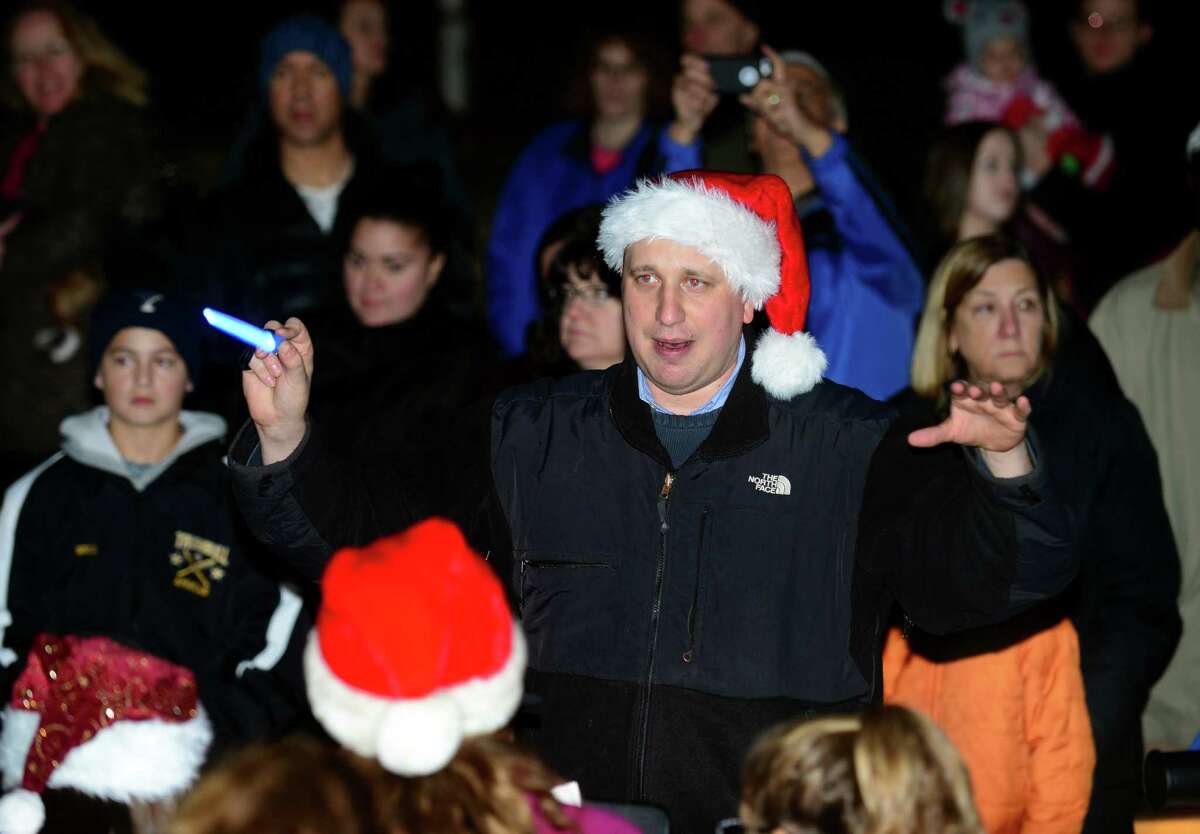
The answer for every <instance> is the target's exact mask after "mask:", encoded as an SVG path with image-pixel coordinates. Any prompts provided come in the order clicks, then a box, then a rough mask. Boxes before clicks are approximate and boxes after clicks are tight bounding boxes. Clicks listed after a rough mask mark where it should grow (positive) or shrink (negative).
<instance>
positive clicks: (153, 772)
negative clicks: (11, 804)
mask: <svg viewBox="0 0 1200 834" xmlns="http://www.w3.org/2000/svg"><path fill="white" fill-rule="evenodd" d="M40 723H41V716H40V715H39V714H38V713H36V712H30V711H28V710H20V709H14V708H13V707H11V706H9V707H5V709H4V732H3V733H2V734H0V768H3V773H4V787H5V789H12V788H15V787H17V786H18V785H20V784H21V779H22V777H23V776H24V772H25V761H26V758H27V757H28V755H29V749H30V746H31V745H32V744H33V741H34V737H35V736H36V734H37V731H38V727H39V725H40ZM211 743H212V725H211V724H210V723H209V720H208V715H207V714H206V713H205V712H204V709H203V708H202V707H198V708H197V712H196V716H195V717H194V718H191V719H189V720H187V721H163V720H162V719H158V718H149V719H146V720H143V721H131V720H130V721H117V722H115V723H113V724H110V725H109V726H107V727H103V728H101V729H100V730H99V731H98V732H97V733H96V735H94V736H92V738H91V739H90V740H88V741H86V742H84V743H83V744H80V745H79V746H77V747H73V748H71V750H69V751H68V752H67V755H66V756H64V757H63V760H62V763H61V764H60V765H59V766H58V767H56V768H55V769H54V771H53V772H52V773H51V774H50V778H49V779H48V780H47V782H46V785H47V787H51V788H72V789H74V790H77V791H79V792H80V793H85V794H87V795H89V796H95V797H99V798H100V799H111V800H115V801H117V802H126V803H128V802H130V801H132V800H146V801H155V800H159V799H168V798H170V797H172V796H175V795H177V794H179V793H181V792H182V791H184V790H185V789H186V788H187V787H188V786H189V785H191V784H192V782H193V781H194V780H195V778H196V774H197V773H199V772H200V767H201V765H203V764H204V758H205V755H206V754H207V752H208V747H209V745H210V744H211Z"/></svg>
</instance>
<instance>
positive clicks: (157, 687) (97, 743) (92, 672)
mask: <svg viewBox="0 0 1200 834" xmlns="http://www.w3.org/2000/svg"><path fill="white" fill-rule="evenodd" d="M211 742H212V727H211V725H210V724H209V721H208V718H207V716H206V715H205V713H204V710H203V708H202V707H201V705H200V703H199V701H198V700H197V694H196V681H195V678H194V676H193V675H192V673H191V671H189V670H188V669H185V668H184V667H182V666H177V665H175V664H174V663H169V662H168V661H166V660H163V659H162V658H160V657H155V656H154V655H151V654H147V653H146V652H142V651H138V650H136V649H131V648H129V647H127V646H123V645H121V644H120V643H117V642H115V641H113V640H110V639H109V638H107V637H76V636H72V635H66V636H62V637H59V636H56V635H52V634H39V635H38V636H37V638H35V639H34V641H33V646H32V647H31V648H30V650H29V655H28V658H27V660H26V663H25V669H24V671H22V673H21V676H20V677H19V678H18V679H17V681H16V683H14V684H13V691H12V699H11V701H10V702H9V705H8V706H7V707H6V708H5V710H4V731H3V733H2V734H0V769H2V770H3V774H4V788H5V790H7V791H10V792H9V793H7V794H5V796H4V797H3V798H2V799H0V834H34V832H37V831H39V830H40V829H41V827H42V825H43V823H44V822H45V808H44V806H43V805H42V800H41V793H42V791H43V790H45V789H46V788H71V789H74V790H77V791H80V792H81V793H85V794H88V795H89V796H95V797H99V798H101V799H111V800H115V801H117V802H126V803H127V802H130V801H133V800H143V801H155V800H161V799H168V798H170V797H173V796H176V795H177V794H179V793H181V792H183V790H184V789H186V788H187V787H188V786H189V785H190V784H191V783H192V781H193V780H194V779H195V778H196V774H197V773H198V772H199V770H200V766H201V765H202V764H203V763H204V757H205V755H206V753H207V751H208V746H209V744H210V743H211Z"/></svg>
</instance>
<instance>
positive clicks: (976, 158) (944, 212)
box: [924, 122, 1075, 303]
mask: <svg viewBox="0 0 1200 834" xmlns="http://www.w3.org/2000/svg"><path fill="white" fill-rule="evenodd" d="M1024 164H1025V163H1024V156H1023V152H1022V149H1021V142H1020V140H1019V138H1018V137H1017V134H1016V133H1014V132H1013V131H1012V130H1010V129H1009V128H1007V127H1005V126H1004V125H1001V124H995V123H992V122H962V123H960V124H957V125H953V126H951V127H948V128H946V129H944V130H943V131H942V133H941V135H940V136H939V137H938V138H937V140H936V141H935V142H934V144H933V148H932V149H931V151H930V154H929V161H928V164H927V166H926V170H925V183H924V192H925V199H926V202H927V204H928V205H929V208H930V209H931V214H932V220H933V224H934V228H933V229H931V230H930V234H929V237H930V238H931V242H932V244H933V245H932V247H931V254H932V256H933V258H934V261H933V262H934V263H936V259H940V257H941V256H942V255H943V254H945V252H946V250H947V249H949V248H950V246H952V245H953V244H954V243H956V242H958V241H960V240H965V239H966V238H969V237H976V236H978V235H989V234H997V233H1004V234H1007V235H1009V236H1011V237H1014V238H1016V239H1017V240H1019V241H1020V242H1021V243H1022V244H1023V245H1024V246H1025V248H1026V249H1027V250H1028V251H1029V252H1030V254H1031V256H1032V257H1033V260H1034V263H1036V264H1037V265H1038V271H1039V273H1041V274H1042V275H1045V276H1046V277H1047V280H1049V281H1050V283H1051V285H1052V286H1053V287H1054V289H1055V292H1056V293H1057V295H1058V296H1059V298H1061V299H1062V300H1063V301H1065V302H1067V303H1070V301H1071V298H1072V293H1073V288H1072V283H1071V281H1072V276H1073V273H1074V269H1075V258H1074V255H1073V254H1072V252H1071V249H1070V246H1069V240H1068V238H1067V236H1066V233H1065V232H1064V231H1063V230H1062V227H1061V226H1059V224H1058V223H1057V222H1056V221H1055V220H1054V219H1053V218H1052V217H1050V216H1049V215H1048V214H1047V213H1046V212H1045V211H1043V210H1042V209H1041V208H1040V207H1039V206H1038V205H1037V204H1036V203H1034V202H1032V201H1029V200H1025V199H1023V197H1022V191H1021V169H1022V168H1023V166H1024Z"/></svg>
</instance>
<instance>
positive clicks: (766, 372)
mask: <svg viewBox="0 0 1200 834" xmlns="http://www.w3.org/2000/svg"><path fill="white" fill-rule="evenodd" d="M597 245H598V246H599V247H600V250H601V252H603V254H604V261H605V263H607V264H608V266H609V267H610V268H611V269H613V270H615V271H619V272H620V273H621V297H622V303H623V309H624V316H625V334H626V337H627V339H628V341H629V349H630V351H631V352H632V353H633V357H634V359H635V360H636V361H637V364H638V367H639V368H640V369H641V371H642V373H643V374H645V376H646V381H647V383H648V385H649V388H650V390H651V392H652V394H653V395H654V398H655V400H656V401H657V402H658V404H659V405H660V406H663V407H664V408H666V409H668V410H670V411H674V412H676V413H690V412H691V411H694V410H695V409H697V408H699V407H700V406H702V405H704V403H705V402H707V401H708V400H709V399H711V398H712V396H713V395H715V394H716V393H717V392H718V391H719V390H720V389H721V387H722V386H723V385H724V384H725V383H726V382H727V381H728V380H729V378H730V377H731V376H732V374H733V372H734V369H735V368H736V367H737V361H738V355H739V349H740V344H741V337H742V328H743V326H744V325H746V324H749V323H750V322H751V320H752V319H753V317H754V311H755V310H758V309H765V310H766V313H767V318H768V319H769V321H770V323H771V327H770V329H769V330H767V331H766V332H765V333H764V334H763V335H762V337H761V338H760V339H759V340H758V342H757V344H756V345H754V346H753V354H752V356H750V357H749V359H750V362H751V373H752V376H753V378H754V380H755V381H756V382H758V383H759V384H760V385H761V386H763V388H765V389H766V391H767V392H768V393H769V394H771V395H772V396H774V397H777V398H779V399H790V398H791V397H793V396H796V395H797V394H801V393H804V392H806V391H809V390H811V389H812V387H813V386H814V385H816V384H817V383H818V382H819V381H820V379H821V375H822V374H823V373H824V371H825V364H826V362H825V355H824V353H822V352H821V349H820V348H819V347H818V346H817V344H816V342H815V341H814V340H813V338H812V336H811V335H809V334H808V333H806V332H804V321H805V316H806V315H807V312H808V296H809V281H808V266H807V262H806V260H805V256H804V239H803V235H802V234H801V231H800V221H799V219H798V218H797V217H796V211H795V207H794V205H793V202H792V193H791V190H790V189H789V188H788V186H787V184H786V183H785V182H784V181H783V180H782V179H780V178H779V177H776V176H774V175H770V174H763V175H751V174H726V173H720V172H714V171H683V172H680V173H678V174H672V175H671V176H669V177H664V178H662V179H659V180H653V181H651V180H643V181H641V182H640V183H638V185H637V186H636V187H634V188H633V189H631V190H629V191H627V192H625V193H624V194H621V195H618V196H617V197H614V198H613V199H612V201H611V202H610V203H609V205H608V207H607V208H606V209H605V210H604V219H603V221H602V222H601V224H600V235H599V238H598V240H597ZM748 347H749V346H748Z"/></svg>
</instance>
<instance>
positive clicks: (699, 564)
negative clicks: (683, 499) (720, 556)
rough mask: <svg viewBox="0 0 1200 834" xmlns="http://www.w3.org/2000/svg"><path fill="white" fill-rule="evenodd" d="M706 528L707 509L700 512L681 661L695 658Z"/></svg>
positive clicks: (687, 661) (686, 661)
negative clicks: (690, 601) (685, 643)
mask: <svg viewBox="0 0 1200 834" xmlns="http://www.w3.org/2000/svg"><path fill="white" fill-rule="evenodd" d="M707 530H708V510H705V511H704V512H702V513H700V541H699V543H698V544H697V545H696V582H695V584H694V585H693V586H692V607H691V608H689V609H688V644H687V651H685V652H684V653H683V662H684V663H691V662H692V661H693V660H695V658H696V616H697V613H698V611H697V609H698V608H699V607H700V570H701V569H702V568H703V566H704V534H705V532H707Z"/></svg>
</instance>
